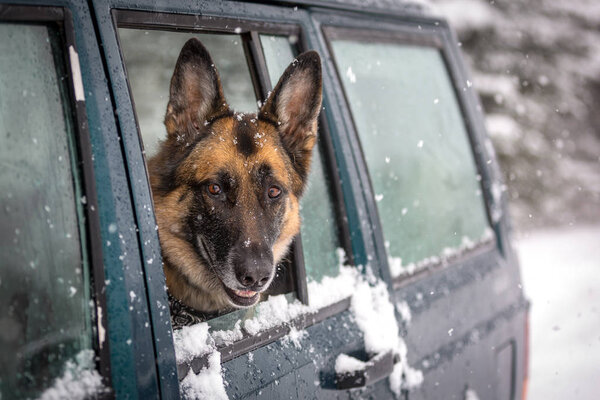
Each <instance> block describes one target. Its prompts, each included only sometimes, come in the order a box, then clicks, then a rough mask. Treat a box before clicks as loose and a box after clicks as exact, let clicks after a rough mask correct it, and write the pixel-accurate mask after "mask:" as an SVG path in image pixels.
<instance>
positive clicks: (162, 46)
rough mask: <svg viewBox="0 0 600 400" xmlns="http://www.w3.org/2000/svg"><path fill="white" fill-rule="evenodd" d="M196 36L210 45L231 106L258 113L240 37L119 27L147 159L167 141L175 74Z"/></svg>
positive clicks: (203, 42) (208, 48)
mask: <svg viewBox="0 0 600 400" xmlns="http://www.w3.org/2000/svg"><path fill="white" fill-rule="evenodd" d="M194 36H195V37H197V38H198V39H200V40H201V41H202V44H204V46H206V48H207V50H208V51H209V53H210V55H211V57H212V59H213V61H214V62H215V64H216V65H217V68H218V70H219V76H220V78H221V84H222V85H223V91H224V92H225V98H226V99H227V102H228V103H229V105H230V106H231V107H232V108H233V109H234V110H236V111H240V112H255V111H256V108H257V106H256V96H255V95H254V88H253V86H252V80H251V78H250V72H249V70H248V65H247V63H246V56H245V54H244V48H243V43H242V39H241V37H240V36H239V35H223V34H221V35H212V34H205V33H203V34H192V33H189V32H185V33H183V32H182V33H178V32H162V31H144V30H139V29H127V28H119V38H120V42H121V49H122V53H123V57H124V58H125V65H126V66H127V78H128V80H129V85H130V86H131V91H132V92H133V98H134V101H135V111H136V113H137V117H138V123H139V125H140V131H141V134H142V140H143V143H144V150H145V153H146V158H149V157H151V156H153V155H154V154H156V152H157V151H158V143H159V142H158V141H159V140H162V139H164V138H165V137H166V134H167V132H166V130H165V125H164V123H163V121H164V118H165V112H166V110H167V103H168V102H169V86H170V83H171V76H172V75H173V70H174V69H175V64H176V63H177V57H178V56H179V52H180V51H181V48H182V47H183V45H184V44H185V42H186V41H187V40H188V39H190V38H192V37H194Z"/></svg>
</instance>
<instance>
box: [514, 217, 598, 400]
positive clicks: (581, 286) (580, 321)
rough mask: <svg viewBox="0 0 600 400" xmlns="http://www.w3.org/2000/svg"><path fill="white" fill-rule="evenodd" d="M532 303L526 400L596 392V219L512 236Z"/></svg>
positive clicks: (581, 397)
mask: <svg viewBox="0 0 600 400" xmlns="http://www.w3.org/2000/svg"><path fill="white" fill-rule="evenodd" d="M517 248H518V252H519V256H520V259H521V269H522V274H523V281H524V285H525V291H526V294H527V296H528V297H529V299H530V300H531V302H532V307H531V314H530V317H531V320H530V321H531V331H530V332H531V336H530V338H531V358H530V364H529V373H530V380H529V382H530V383H529V396H528V400H554V399H576V400H592V399H594V400H595V399H598V398H600V397H599V396H600V225H599V226H592V227H585V228H584V227H580V228H563V229H559V230H558V229H557V230H546V231H541V232H533V233H531V234H528V235H522V237H520V238H519V240H517Z"/></svg>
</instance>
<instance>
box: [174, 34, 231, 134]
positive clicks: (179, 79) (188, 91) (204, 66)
mask: <svg viewBox="0 0 600 400" xmlns="http://www.w3.org/2000/svg"><path fill="white" fill-rule="evenodd" d="M226 113H229V106H228V105H227V102H226V101H225V96H224V95H223V88H222V87H221V81H220V79H219V74H218V73H217V69H216V67H215V64H214V63H213V61H212V59H211V58H210V55H209V54H208V51H207V50H206V48H205V47H204V46H203V45H202V43H200V41H199V40H198V39H195V38H192V39H190V40H188V41H187V42H186V43H185V45H184V46H183V48H182V49H181V52H180V53H179V58H178V59H177V64H176V65H175V71H174V72H173V77H172V78H171V89H170V92H169V104H168V106H167V114H166V116H165V126H166V127H167V133H168V140H175V141H177V142H182V143H184V144H191V142H193V141H194V140H195V139H196V138H197V135H198V134H199V133H200V132H201V130H202V127H203V126H204V125H205V123H206V121H210V120H211V119H213V118H215V117H217V116H219V115H222V114H226Z"/></svg>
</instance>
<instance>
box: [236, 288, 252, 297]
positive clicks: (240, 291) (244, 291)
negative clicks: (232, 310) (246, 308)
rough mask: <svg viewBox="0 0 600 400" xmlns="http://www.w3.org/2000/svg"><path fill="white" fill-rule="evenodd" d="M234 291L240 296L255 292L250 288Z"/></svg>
mask: <svg viewBox="0 0 600 400" xmlns="http://www.w3.org/2000/svg"><path fill="white" fill-rule="evenodd" d="M234 292H235V294H237V295H238V296H240V297H252V296H254V295H255V294H256V292H253V291H252V290H235V291H234Z"/></svg>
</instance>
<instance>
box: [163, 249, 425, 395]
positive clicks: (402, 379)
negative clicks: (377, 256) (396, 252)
mask: <svg viewBox="0 0 600 400" xmlns="http://www.w3.org/2000/svg"><path fill="white" fill-rule="evenodd" d="M340 254H341V253H340ZM339 259H340V260H342V259H343V257H340V258H339ZM366 270H367V274H366V276H365V275H363V274H361V272H360V271H359V268H357V267H347V266H344V265H341V264H340V265H339V271H340V272H339V275H338V276H336V277H325V278H323V280H322V281H321V282H314V281H313V282H309V283H308V294H309V296H308V297H309V299H310V304H309V305H305V304H302V303H300V301H298V300H295V301H294V302H289V301H288V300H287V299H286V297H285V295H278V296H271V297H269V299H268V300H267V301H264V302H262V303H260V304H259V305H258V306H257V309H258V312H257V313H256V316H254V317H253V318H251V319H248V320H245V321H243V322H242V321H238V322H237V323H236V325H235V327H234V328H233V329H232V330H230V331H215V332H209V325H208V323H206V322H202V323H199V324H196V325H193V326H189V327H183V328H182V329H180V330H178V331H175V332H174V334H173V335H174V341H175V354H176V358H177V363H178V364H181V363H189V362H191V361H192V360H193V359H196V358H199V357H202V358H205V359H207V361H208V363H207V364H208V365H206V366H205V367H203V368H202V370H201V371H199V373H195V372H194V371H193V370H192V368H189V370H188V372H187V374H186V376H185V377H184V378H183V380H182V381H181V383H180V388H181V391H182V394H183V396H184V397H186V398H196V399H208V398H210V399H221V398H227V395H226V392H225V384H224V381H223V378H222V376H221V366H220V362H221V354H220V353H219V347H222V346H226V345H229V344H232V343H234V342H235V341H237V340H240V339H241V338H243V337H244V336H245V333H246V334H249V335H257V334H260V333H261V332H264V331H267V330H269V329H271V328H276V327H280V326H289V332H288V334H287V336H285V337H283V338H282V343H284V344H290V343H292V344H293V345H294V346H296V347H297V348H298V347H299V346H300V341H301V340H303V339H305V338H306V337H307V336H308V332H307V331H306V330H302V329H297V328H295V327H294V326H292V322H293V320H295V319H296V318H297V317H300V316H303V315H306V314H312V313H316V312H318V311H319V310H321V309H323V308H324V307H327V306H330V305H333V304H335V303H338V302H340V301H342V300H346V299H350V312H352V313H353V314H354V317H355V321H356V323H357V325H358V327H359V329H360V330H361V331H362V333H363V337H364V345H365V350H366V351H367V352H369V353H372V354H375V353H382V352H385V351H392V352H394V354H396V355H397V356H399V359H400V361H399V362H398V363H397V364H396V365H395V366H394V370H393V372H392V375H391V376H390V388H391V390H392V391H393V392H394V393H396V395H397V396H400V394H401V390H402V389H404V388H410V387H415V386H418V385H420V383H421V382H422V380H423V375H422V373H421V372H420V371H418V370H415V369H413V368H411V367H410V366H409V365H408V361H407V357H406V352H407V350H406V345H405V344H404V341H403V340H402V338H401V337H400V336H399V330H398V324H397V321H396V316H395V309H394V305H393V304H392V303H391V301H390V297H389V293H388V290H387V286H386V284H385V283H384V282H382V281H380V280H378V279H376V278H375V277H374V276H373V275H372V274H371V273H369V268H366ZM408 313H410V310H408ZM244 331H245V333H244ZM342 360H344V358H343V357H342ZM338 361H339V359H338ZM345 361H347V359H346V360H345ZM345 361H340V362H341V363H342V365H344V363H345ZM356 361H359V360H356ZM337 364H338V363H337V362H336V365H337ZM346 364H347V363H346ZM340 368H342V366H340ZM336 369H337V368H336Z"/></svg>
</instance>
